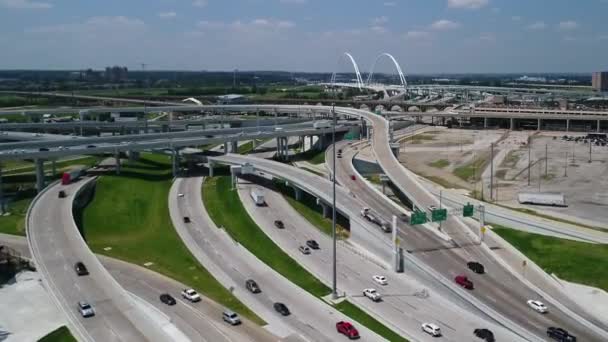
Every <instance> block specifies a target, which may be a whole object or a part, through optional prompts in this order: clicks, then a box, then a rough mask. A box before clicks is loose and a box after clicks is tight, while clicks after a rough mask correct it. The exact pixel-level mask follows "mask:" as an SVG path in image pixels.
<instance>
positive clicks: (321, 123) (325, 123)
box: [312, 120, 331, 129]
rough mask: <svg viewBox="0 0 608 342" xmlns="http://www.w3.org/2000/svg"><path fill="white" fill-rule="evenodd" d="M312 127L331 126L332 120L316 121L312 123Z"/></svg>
mask: <svg viewBox="0 0 608 342" xmlns="http://www.w3.org/2000/svg"><path fill="white" fill-rule="evenodd" d="M312 127H314V129H323V128H330V127H331V122H330V121H328V120H321V121H315V123H313V124H312Z"/></svg>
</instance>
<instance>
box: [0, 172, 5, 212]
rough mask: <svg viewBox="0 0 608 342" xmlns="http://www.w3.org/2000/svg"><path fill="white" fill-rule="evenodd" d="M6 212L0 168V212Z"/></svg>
mask: <svg viewBox="0 0 608 342" xmlns="http://www.w3.org/2000/svg"><path fill="white" fill-rule="evenodd" d="M5 212H6V206H5V203H4V187H3V186H2V169H0V214H4V213H5Z"/></svg>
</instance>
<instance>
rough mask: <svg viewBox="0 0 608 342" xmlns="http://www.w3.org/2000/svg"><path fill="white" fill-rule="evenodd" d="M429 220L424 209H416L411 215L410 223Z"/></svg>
mask: <svg viewBox="0 0 608 342" xmlns="http://www.w3.org/2000/svg"><path fill="white" fill-rule="evenodd" d="M427 222H429V220H428V219H427V217H426V213H425V212H424V211H418V210H416V211H414V212H413V213H412V216H410V224H411V225H416V224H425V223H427Z"/></svg>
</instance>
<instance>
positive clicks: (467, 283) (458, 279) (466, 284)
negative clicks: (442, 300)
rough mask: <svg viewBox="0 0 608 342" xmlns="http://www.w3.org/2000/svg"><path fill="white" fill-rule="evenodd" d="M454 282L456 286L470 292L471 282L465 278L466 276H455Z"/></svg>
mask: <svg viewBox="0 0 608 342" xmlns="http://www.w3.org/2000/svg"><path fill="white" fill-rule="evenodd" d="M454 281H455V282H456V284H458V285H460V286H462V287H464V288H465V289H467V290H472V289H473V288H474V287H473V282H472V281H470V280H469V278H467V276H465V275H463V274H461V275H457V276H456V277H455V278H454Z"/></svg>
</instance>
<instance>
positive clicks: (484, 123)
mask: <svg viewBox="0 0 608 342" xmlns="http://www.w3.org/2000/svg"><path fill="white" fill-rule="evenodd" d="M483 128H488V118H483Z"/></svg>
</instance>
